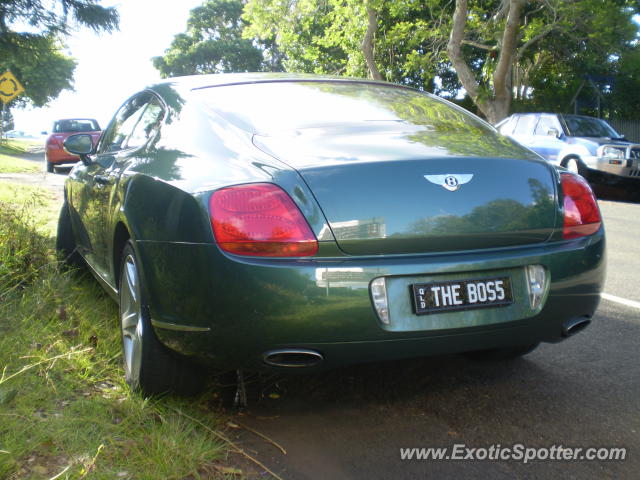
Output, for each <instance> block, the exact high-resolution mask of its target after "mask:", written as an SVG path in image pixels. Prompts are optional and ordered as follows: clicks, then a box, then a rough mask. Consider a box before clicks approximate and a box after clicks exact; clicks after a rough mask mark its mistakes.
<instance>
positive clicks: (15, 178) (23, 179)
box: [0, 172, 67, 202]
mask: <svg viewBox="0 0 640 480" xmlns="http://www.w3.org/2000/svg"><path fill="white" fill-rule="evenodd" d="M66 178H67V177H66V175H58V174H54V173H44V172H42V173H39V172H38V173H0V181H2V182H10V183H20V184H22V185H31V186H35V187H42V188H46V189H48V190H51V191H52V192H53V194H54V195H55V197H56V200H59V201H60V202H62V199H63V188H64V181H65V179H66Z"/></svg>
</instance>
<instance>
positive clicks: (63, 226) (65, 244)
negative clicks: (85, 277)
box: [56, 201, 82, 267]
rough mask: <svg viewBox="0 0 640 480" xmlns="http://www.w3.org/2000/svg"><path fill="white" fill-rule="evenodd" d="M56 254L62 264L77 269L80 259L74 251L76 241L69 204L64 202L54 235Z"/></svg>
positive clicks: (80, 263)
mask: <svg viewBox="0 0 640 480" xmlns="http://www.w3.org/2000/svg"><path fill="white" fill-rule="evenodd" d="M56 252H57V253H58V257H59V258H60V260H62V263H63V264H64V265H65V266H67V267H79V266H81V265H82V259H81V258H80V255H79V254H78V251H77V250H76V240H75V238H74V236H73V229H72V227H71V214H70V212H69V204H68V203H67V202H66V201H65V202H64V203H63V204H62V208H61V209H60V216H59V217H58V232H57V235H56Z"/></svg>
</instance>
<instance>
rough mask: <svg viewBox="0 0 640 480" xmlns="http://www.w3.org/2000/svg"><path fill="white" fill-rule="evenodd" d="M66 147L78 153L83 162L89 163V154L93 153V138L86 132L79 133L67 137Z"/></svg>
mask: <svg viewBox="0 0 640 480" xmlns="http://www.w3.org/2000/svg"><path fill="white" fill-rule="evenodd" d="M63 145H64V149H65V150H66V151H67V152H69V153H72V154H74V155H78V156H79V157H80V160H82V163H84V164H85V165H88V164H89V158H88V157H87V155H90V154H91V153H93V139H92V138H91V135H89V134H86V133H78V134H76V135H71V136H70V137H67V139H66V140H65V141H64V144H63Z"/></svg>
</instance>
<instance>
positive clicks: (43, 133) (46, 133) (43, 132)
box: [40, 130, 49, 135]
mask: <svg viewBox="0 0 640 480" xmlns="http://www.w3.org/2000/svg"><path fill="white" fill-rule="evenodd" d="M48 134H49V132H47V131H46V130H43V131H41V132H40V135H48Z"/></svg>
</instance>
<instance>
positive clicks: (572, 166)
mask: <svg viewBox="0 0 640 480" xmlns="http://www.w3.org/2000/svg"><path fill="white" fill-rule="evenodd" d="M562 166H563V167H565V168H566V169H567V170H569V171H571V172H574V173H577V174H578V175H581V176H582V177H584V178H585V179H587V180H588V178H587V177H588V175H589V169H588V168H587V167H585V165H584V163H582V160H580V159H579V158H578V157H569V158H567V159H565V160H564V161H563V162H562Z"/></svg>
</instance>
